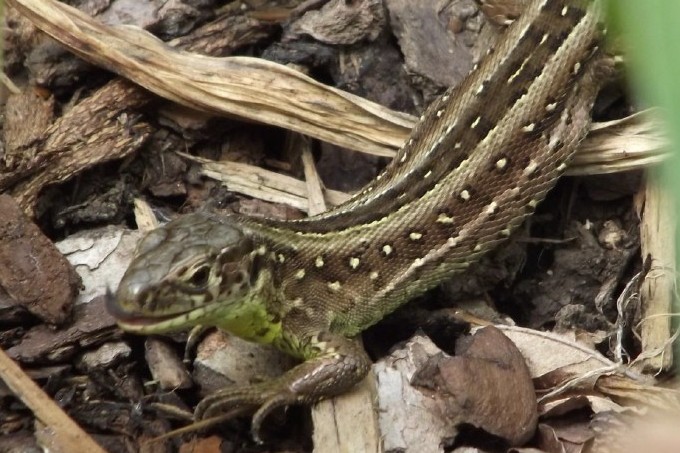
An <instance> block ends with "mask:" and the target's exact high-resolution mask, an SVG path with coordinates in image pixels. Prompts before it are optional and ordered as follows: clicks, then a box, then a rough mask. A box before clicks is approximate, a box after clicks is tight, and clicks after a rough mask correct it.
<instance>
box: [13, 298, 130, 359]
mask: <svg viewBox="0 0 680 453" xmlns="http://www.w3.org/2000/svg"><path fill="white" fill-rule="evenodd" d="M121 335H122V332H121V331H120V330H119V329H117V327H116V321H115V319H113V317H112V316H111V315H109V314H108V312H107V311H106V303H105V297H104V296H101V297H98V298H96V299H95V300H93V301H92V302H90V303H89V304H82V305H78V306H76V308H75V310H74V312H73V322H72V323H71V324H70V325H69V326H68V327H67V328H65V329H60V330H54V329H51V328H49V327H48V326H46V325H44V324H41V325H38V326H36V327H33V328H31V329H30V330H29V331H28V332H27V333H26V335H24V337H23V339H22V341H21V342H20V343H19V344H17V345H16V346H13V347H11V348H9V349H8V350H7V354H8V355H9V356H10V357H12V358H13V359H14V360H19V361H21V362H22V363H28V364H31V363H63V362H65V361H68V360H70V359H71V358H72V357H74V356H75V355H76V354H77V353H79V352H81V351H82V350H83V348H87V347H89V346H92V345H95V344H99V343H102V342H104V341H108V340H112V339H116V338H120V336H121Z"/></svg>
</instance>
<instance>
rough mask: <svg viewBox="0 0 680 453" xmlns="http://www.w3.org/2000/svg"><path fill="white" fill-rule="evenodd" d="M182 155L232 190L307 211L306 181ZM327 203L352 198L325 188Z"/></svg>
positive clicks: (334, 204) (271, 172)
mask: <svg viewBox="0 0 680 453" xmlns="http://www.w3.org/2000/svg"><path fill="white" fill-rule="evenodd" d="M178 154H179V155H180V156H182V157H184V158H186V159H189V160H192V161H194V162H198V163H200V164H201V165H202V166H201V174H203V175H204V176H207V177H209V178H213V179H216V180H218V181H221V182H223V183H224V184H225V185H226V186H227V187H228V188H229V190H232V191H234V192H238V193H242V194H244V195H249V196H251V197H254V198H258V199H261V200H264V201H269V202H273V203H283V204H287V205H289V206H292V207H294V208H297V209H300V210H301V211H305V212H307V209H308V208H309V204H308V201H307V193H308V191H307V185H306V183H305V182H304V181H300V180H299V179H296V178H293V177H291V176H286V175H282V174H280V173H276V172H273V171H269V170H265V169H263V168H260V167H257V166H254V165H248V164H243V163H237V162H214V161H211V160H208V159H203V158H200V157H196V156H191V155H189V154H185V153H180V152H178ZM323 193H324V197H325V200H326V203H328V204H329V205H331V206H337V205H339V204H341V203H343V202H344V201H346V200H348V199H349V198H350V195H348V194H346V193H344V192H339V191H337V190H328V189H323Z"/></svg>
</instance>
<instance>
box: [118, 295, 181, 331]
mask: <svg viewBox="0 0 680 453" xmlns="http://www.w3.org/2000/svg"><path fill="white" fill-rule="evenodd" d="M105 297H106V304H105V305H106V310H107V311H108V312H109V314H110V315H111V316H113V317H114V318H116V322H117V323H118V325H119V326H120V327H121V328H122V329H124V330H128V331H133V332H135V331H136V332H140V333H141V332H146V331H152V330H153V331H156V330H157V329H156V328H155V327H161V326H167V325H168V324H169V323H170V324H173V323H172V321H173V320H174V319H177V318H184V317H186V315H187V314H188V313H190V312H191V311H193V310H188V311H186V312H180V313H173V314H170V315H160V316H148V315H143V314H139V313H131V312H129V311H126V310H125V309H124V308H123V307H121V306H120V304H119V303H118V302H117V301H116V297H115V296H114V294H113V293H112V292H111V290H110V289H109V288H107V289H106V295H105ZM158 330H160V329H158Z"/></svg>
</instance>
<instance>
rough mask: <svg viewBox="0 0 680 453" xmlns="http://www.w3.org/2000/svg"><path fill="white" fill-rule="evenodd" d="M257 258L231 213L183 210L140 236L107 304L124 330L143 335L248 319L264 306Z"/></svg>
mask: <svg viewBox="0 0 680 453" xmlns="http://www.w3.org/2000/svg"><path fill="white" fill-rule="evenodd" d="M258 258H259V253H258V250H257V248H256V247H254V242H253V240H252V239H251V238H250V237H249V236H248V235H247V234H246V233H245V232H244V231H243V229H242V228H240V225H239V224H238V222H236V221H233V220H231V219H230V218H229V217H219V216H216V215H213V214H207V213H195V214H189V215H185V216H182V217H180V218H178V219H176V220H173V221H171V222H169V223H167V224H166V225H164V226H162V227H160V228H157V229H155V230H153V231H151V232H150V233H148V234H147V235H146V237H144V238H143V239H142V241H141V242H140V243H139V245H138V246H137V251H136V253H135V258H134V260H133V261H132V263H131V264H130V266H129V267H128V269H127V271H126V272H125V274H124V276H123V278H122V280H121V282H120V284H119V286H118V290H117V291H116V293H115V295H114V294H111V293H109V294H108V297H107V307H108V310H109V312H110V313H111V314H112V315H113V316H114V317H116V318H117V320H118V323H119V325H120V326H121V327H122V328H123V329H124V330H128V331H131V332H137V333H145V334H147V333H158V332H166V331H171V330H180V329H184V328H187V327H192V326H195V325H206V326H209V325H222V324H225V323H227V324H228V321H229V320H230V319H232V318H239V321H240V322H241V324H243V323H244V322H245V324H246V325H247V324H248V322H251V323H252V322H253V319H254V318H257V314H258V313H260V314H261V313H262V312H263V311H266V310H264V307H263V306H260V304H261V302H262V298H261V297H259V292H260V291H259V290H260V289H261V287H262V286H263V285H262V282H261V280H262V278H261V277H262V275H261V273H260V272H259V270H260V269H259V260H258ZM263 273H264V272H263ZM242 318H245V319H242ZM227 327H229V326H227ZM228 330H233V329H228ZM235 333H236V332H235ZM246 333H248V332H246ZM237 334H238V333H237Z"/></svg>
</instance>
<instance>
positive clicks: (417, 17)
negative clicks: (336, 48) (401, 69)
mask: <svg viewBox="0 0 680 453" xmlns="http://www.w3.org/2000/svg"><path fill="white" fill-rule="evenodd" d="M447 3H450V2H448V1H441V0H440V1H430V2H414V1H411V0H386V1H385V4H386V7H387V9H388V11H389V14H390V22H391V24H392V29H393V31H394V34H395V35H396V37H397V39H398V40H399V45H400V47H401V51H402V53H403V54H404V59H405V62H406V67H407V69H408V71H409V72H410V73H412V74H417V75H420V76H421V77H425V78H426V79H429V80H430V81H432V82H434V83H435V84H436V85H438V86H444V87H449V86H455V85H457V84H458V83H459V82H460V81H461V80H462V79H463V77H465V76H466V75H467V73H468V72H469V71H470V69H471V68H472V52H471V45H472V42H473V37H475V36H476V35H477V31H475V30H474V28H475V27H465V26H463V25H461V26H460V28H456V27H451V26H450V24H451V21H458V22H460V23H461V24H464V23H465V22H466V21H467V20H468V19H470V18H471V17H472V16H473V15H474V14H475V13H476V12H477V7H476V6H475V4H474V2H473V1H472V0H465V1H463V2H457V3H456V5H455V10H454V9H453V7H450V9H449V8H446V10H445V11H442V10H444V9H445V7H446V4H447ZM470 28H472V30H471V29H470ZM476 28H478V27H476ZM454 31H455V32H457V33H454Z"/></svg>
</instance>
